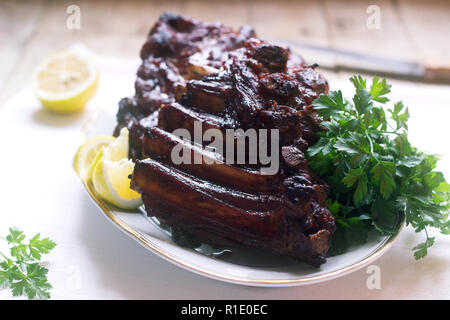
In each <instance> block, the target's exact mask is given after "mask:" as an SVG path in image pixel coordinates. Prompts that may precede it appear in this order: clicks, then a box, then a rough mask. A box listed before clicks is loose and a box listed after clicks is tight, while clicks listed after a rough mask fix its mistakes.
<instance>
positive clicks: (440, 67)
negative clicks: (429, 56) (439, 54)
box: [423, 62, 450, 83]
mask: <svg viewBox="0 0 450 320" xmlns="http://www.w3.org/2000/svg"><path fill="white" fill-rule="evenodd" d="M423 78H424V79H425V80H426V81H430V82H446V83H450V63H448V64H442V63H435V62H427V63H425V66H424V73H423Z"/></svg>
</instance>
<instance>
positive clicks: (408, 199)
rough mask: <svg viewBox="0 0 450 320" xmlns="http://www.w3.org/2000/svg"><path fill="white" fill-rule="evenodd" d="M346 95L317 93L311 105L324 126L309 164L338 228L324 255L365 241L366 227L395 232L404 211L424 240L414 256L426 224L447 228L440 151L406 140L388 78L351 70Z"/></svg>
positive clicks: (428, 242) (423, 251) (403, 116)
mask: <svg viewBox="0 0 450 320" xmlns="http://www.w3.org/2000/svg"><path fill="white" fill-rule="evenodd" d="M350 81H351V82H352V83H353V85H354V87H355V89H356V92H355V95H354V96H353V99H352V101H348V100H346V99H344V97H343V95H342V92H341V91H340V90H337V91H331V92H330V93H329V94H323V95H321V96H320V97H319V98H318V99H316V100H315V101H314V102H313V104H312V105H313V107H314V109H315V110H316V111H317V113H318V114H319V115H320V116H321V117H322V118H323V119H324V121H323V122H322V125H323V126H324V127H325V128H326V129H327V130H326V131H325V132H323V133H321V134H320V138H319V140H318V141H317V142H316V143H315V144H314V145H313V146H311V147H310V148H309V149H308V160H309V161H308V164H309V165H310V167H311V168H312V170H313V171H315V172H316V173H317V174H319V175H320V176H321V177H322V178H324V179H325V181H326V182H327V183H328V184H329V186H330V190H331V194H330V199H329V202H328V209H329V210H330V211H331V212H332V214H333V215H334V217H335V220H336V224H337V230H336V233H335V234H334V236H333V242H332V245H331V249H330V255H335V254H340V253H343V252H345V251H347V249H348V248H349V247H350V246H351V245H357V244H362V243H365V242H367V239H368V235H369V233H370V232H372V230H374V231H375V232H379V233H381V234H384V235H389V234H395V233H396V232H397V231H398V228H399V225H400V224H401V223H402V221H403V219H404V218H405V220H406V225H410V226H412V227H413V228H414V230H415V231H416V232H424V233H425V241H424V242H422V243H420V244H418V245H417V246H415V247H413V248H412V250H413V251H414V256H415V258H416V259H421V258H423V257H424V256H426V255H427V250H428V248H429V247H430V246H432V245H433V243H434V237H431V236H430V235H429V233H428V230H429V228H430V227H432V228H437V229H439V230H440V231H441V232H442V233H444V234H450V221H449V209H450V201H449V200H450V185H449V184H448V183H447V182H446V181H445V178H444V175H443V174H442V173H441V172H437V171H435V170H434V169H435V167H436V162H437V160H438V158H437V157H436V156H434V155H429V154H425V153H424V152H421V151H419V150H417V149H416V148H414V147H413V146H411V144H410V142H409V141H408V135H407V134H408V124H407V122H408V118H409V111H408V108H407V107H405V106H404V104H403V103H402V102H401V101H400V102H396V103H394V104H393V106H392V107H391V108H387V109H385V105H386V103H388V102H389V99H388V98H387V97H386V95H387V94H388V93H389V92H390V91H391V86H390V85H389V84H388V83H387V82H386V80H385V79H383V80H380V79H378V78H373V80H372V83H371V85H370V87H368V86H367V82H366V80H365V79H364V78H362V77H361V76H353V77H352V78H350Z"/></svg>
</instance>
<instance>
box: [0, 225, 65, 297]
mask: <svg viewBox="0 0 450 320" xmlns="http://www.w3.org/2000/svg"><path fill="white" fill-rule="evenodd" d="M4 239H5V240H6V241H7V243H8V245H10V255H11V257H7V256H6V255H4V254H3V253H1V252H0V255H1V257H3V260H0V287H1V288H7V287H9V288H11V292H12V295H13V296H21V295H24V294H25V295H26V296H27V297H28V299H35V298H38V299H48V298H50V289H51V288H52V286H51V284H50V283H49V282H48V280H47V273H48V270H47V268H45V267H43V266H41V265H40V264H39V263H38V261H39V260H40V259H41V256H42V255H43V254H47V253H49V252H50V251H51V250H52V249H53V248H54V247H55V246H56V243H55V242H53V241H52V240H50V239H49V238H44V239H41V236H40V234H39V233H38V234H37V235H35V236H34V237H33V238H31V239H30V241H29V242H28V243H24V240H25V234H24V233H23V232H22V231H20V230H18V229H15V228H10V229H9V234H8V235H7V236H6V238H4Z"/></svg>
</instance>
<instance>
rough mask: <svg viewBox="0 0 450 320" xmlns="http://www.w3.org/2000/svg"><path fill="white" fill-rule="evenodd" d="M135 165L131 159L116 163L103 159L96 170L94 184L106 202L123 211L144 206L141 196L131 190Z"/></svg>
mask: <svg viewBox="0 0 450 320" xmlns="http://www.w3.org/2000/svg"><path fill="white" fill-rule="evenodd" d="M133 169H134V163H133V161H131V160H129V159H122V160H119V161H116V162H113V161H109V160H106V159H104V158H103V159H101V160H100V161H98V162H97V164H96V166H95V168H94V174H93V178H92V183H93V185H94V189H95V191H96V192H97V193H98V194H99V195H100V197H102V198H103V199H104V200H106V201H108V202H110V203H112V204H113V205H115V206H117V207H119V208H122V209H135V208H137V207H139V206H140V205H141V204H142V201H141V195H140V194H139V193H137V192H136V191H134V190H132V189H131V188H130V179H129V175H131V174H132V173H133Z"/></svg>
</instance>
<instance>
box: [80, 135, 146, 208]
mask: <svg viewBox="0 0 450 320" xmlns="http://www.w3.org/2000/svg"><path fill="white" fill-rule="evenodd" d="M128 134H129V133H128V129H127V128H123V129H122V130H120V135H119V136H118V137H117V138H114V137H109V136H98V137H95V138H92V139H90V140H88V141H87V142H85V143H84V144H83V145H82V146H81V147H80V148H79V149H78V151H77V154H76V155H75V159H76V160H75V159H74V168H75V170H76V171H77V172H78V174H79V175H80V176H81V177H82V178H83V179H84V180H85V181H92V185H93V186H94V189H95V191H96V192H97V194H98V195H99V196H100V197H101V198H102V199H104V200H106V201H108V202H110V203H112V204H113V205H115V206H117V207H119V208H123V209H135V208H137V207H139V206H140V205H141V204H142V200H141V195H140V194H139V193H137V192H136V191H134V190H132V189H131V188H130V178H129V176H130V175H131V174H132V173H133V170H134V163H133V161H131V160H129V159H128V149H129V147H128ZM105 137H107V140H108V143H106V144H103V145H101V146H100V144H99V145H98V147H96V148H93V147H92V146H93V145H94V143H95V141H98V142H99V141H101V140H102V139H105ZM96 139H97V140H96ZM90 147H92V148H90ZM88 149H90V150H88ZM91 151H92V153H93V154H92V153H91ZM94 151H95V152H94ZM88 154H89V155H88ZM81 159H85V161H83V162H82V161H81ZM81 163H82V164H83V166H82V165H81ZM81 167H83V169H82V170H81V169H80V168H81ZM79 172H83V175H82V174H80V173H79Z"/></svg>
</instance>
